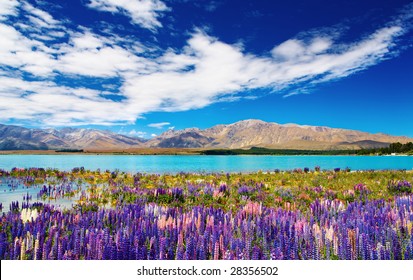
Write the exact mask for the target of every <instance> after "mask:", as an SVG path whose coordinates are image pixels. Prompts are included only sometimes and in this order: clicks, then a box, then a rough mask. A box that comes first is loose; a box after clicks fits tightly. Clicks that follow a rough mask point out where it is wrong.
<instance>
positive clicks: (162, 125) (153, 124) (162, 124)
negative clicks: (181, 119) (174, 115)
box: [148, 122, 171, 129]
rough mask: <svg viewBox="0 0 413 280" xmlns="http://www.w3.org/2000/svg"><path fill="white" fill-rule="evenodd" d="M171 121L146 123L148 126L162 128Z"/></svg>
mask: <svg viewBox="0 0 413 280" xmlns="http://www.w3.org/2000/svg"><path fill="white" fill-rule="evenodd" d="M170 124H171V123H169V122H160V123H150V124H148V126H149V127H154V128H157V129H162V128H164V126H167V125H170Z"/></svg>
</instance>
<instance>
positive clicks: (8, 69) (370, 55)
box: [0, 0, 413, 128]
mask: <svg viewBox="0 0 413 280" xmlns="http://www.w3.org/2000/svg"><path fill="white" fill-rule="evenodd" d="M6 2H7V3H8V4H4V3H6ZM6 2H3V1H2V2H0V3H2V4H0V38H1V41H2V42H1V44H0V120H1V121H8V120H10V119H13V120H18V121H28V122H31V123H33V122H38V123H41V124H44V125H48V126H61V125H81V124H100V125H116V124H124V123H134V122H135V121H136V119H137V118H139V117H141V116H142V115H144V114H146V113H149V112H156V111H166V112H176V111H185V110H190V109H197V108H203V107H205V106H207V105H209V104H212V103H215V102H224V101H226V102H228V101H233V102H235V101H236V100H238V99H240V98H249V97H250V95H249V91H250V90H254V89H265V90H266V91H268V92H278V93H283V94H285V95H291V94H298V93H303V92H307V90H308V89H311V88H312V87H314V86H315V85H317V84H318V83H325V82H329V81H333V80H336V79H341V78H343V77H347V76H349V75H352V74H354V73H357V72H359V71H362V70H364V69H367V68H368V67H370V66H372V65H375V64H378V63H380V62H382V61H383V60H386V59H389V58H391V57H393V56H395V55H397V54H398V52H399V50H400V48H399V47H398V45H397V44H398V40H400V38H401V37H402V36H403V35H405V34H406V33H407V32H409V31H410V26H409V25H408V23H409V22H410V21H411V19H412V14H413V13H412V11H413V5H410V6H408V8H406V9H410V13H403V14H402V15H400V16H398V17H397V18H395V20H393V21H392V22H389V23H388V24H387V25H385V26H382V27H380V28H378V29H377V30H375V31H373V32H372V33H371V34H370V35H367V36H364V37H361V38H360V39H359V40H357V41H354V42H351V43H342V42H340V41H339V36H338V35H337V34H334V35H331V33H328V32H327V33H323V32H322V31H320V32H312V33H308V34H307V35H306V36H303V35H300V36H298V37H296V38H291V39H289V40H287V41H285V42H283V43H281V44H279V45H276V46H274V47H273V48H272V49H271V50H268V53H267V54H265V55H255V54H252V53H247V52H246V51H245V50H243V49H242V47H241V46H239V45H231V44H227V43H224V42H223V41H221V40H219V38H216V37H213V36H211V35H209V34H207V32H205V31H204V30H202V29H196V30H194V31H193V33H192V34H191V36H190V38H189V39H188V41H187V42H186V44H185V46H184V47H183V48H182V49H168V50H164V51H163V50H158V51H157V52H156V53H155V54H154V53H153V52H151V51H150V48H149V47H147V46H145V44H144V43H142V42H139V40H137V38H119V37H118V36H117V35H115V34H110V35H108V36H103V35H101V34H100V35H98V34H96V33H94V32H93V31H92V30H90V29H88V28H86V27H82V26H78V27H76V28H73V27H70V26H71V25H68V24H65V22H61V21H59V20H58V19H55V18H54V17H53V16H52V15H50V14H49V13H47V12H46V11H44V10H41V9H39V8H36V7H33V6H31V5H29V4H27V2H25V1H20V2H18V3H17V2H16V1H6ZM92 2H94V3H95V5H97V4H98V3H101V4H102V5H103V3H109V4H113V3H115V2H114V1H113V2H112V1H103V0H102V1H97V0H95V1H92ZM127 2H135V1H127ZM140 2H142V3H143V2H147V1H140ZM150 2H154V3H155V2H159V1H150ZM10 3H12V4H10ZM16 3H17V4H16ZM116 3H118V4H117V5H121V4H123V3H126V1H117V2H116ZM119 3H121V4H119ZM142 3H141V4H142ZM109 4H107V5H109ZM113 5H115V4H113ZM125 5H126V4H125ZM109 6H110V5H109ZM109 6H108V7H109ZM16 7H19V9H16ZM113 7H115V8H116V11H118V8H117V7H118V6H116V5H115V6H113ZM108 9H109V8H108ZM119 9H120V8H119ZM122 9H123V10H122V11H123V12H124V11H126V8H122ZM17 11H19V13H20V16H25V17H28V18H29V17H30V16H32V17H33V18H37V19H38V21H36V20H33V19H31V18H29V20H30V22H31V23H30V25H29V26H28V28H23V27H21V26H20V27H19V23H20V22H19V21H18V20H17V19H15V20H14V21H13V20H11V19H10V18H11V17H10V16H12V15H16V13H17ZM154 11H156V10H154ZM149 14H151V13H149ZM156 15H158V12H156V13H155V15H152V16H149V17H148V18H149V19H150V18H152V25H148V26H152V27H156V26H160V25H159V24H160V23H159V24H157V23H156V22H157V16H156ZM153 20H156V21H153ZM148 22H151V20H149V21H148ZM20 24H22V23H20ZM46 29H47V30H48V32H44V30H46ZM45 33H46V34H45ZM42 34H43V35H47V36H48V38H43V37H39V36H40V35H42ZM59 36H60V37H62V36H65V40H52V39H53V38H58V37H59ZM149 54H150V55H149ZM90 79H94V80H99V81H103V82H102V83H103V84H104V81H107V83H108V84H111V85H112V86H111V87H105V89H103V86H102V89H99V88H96V87H92V86H91V85H90V83H89V82H88V81H90ZM59 81H65V83H61V82H59ZM82 81H85V82H82ZM298 88H299V90H297V89H298ZM255 94H256V93H254V95H253V98H257V96H256V95H255ZM111 95H116V96H118V97H119V98H117V99H114V98H109V97H108V96H111ZM167 125H170V124H169V123H167V122H164V123H157V124H151V125H149V126H150V127H155V128H163V127H164V126H167Z"/></svg>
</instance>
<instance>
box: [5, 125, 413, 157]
mask: <svg viewBox="0 0 413 280" xmlns="http://www.w3.org/2000/svg"><path fill="white" fill-rule="evenodd" d="M394 142H400V143H407V142H413V139H412V138H408V137H404V136H391V135H387V134H382V133H377V134H371V133H367V132H362V131H357V130H348V129H338V128H330V127H324V126H308V125H297V124H277V123H271V122H264V121H261V120H244V121H239V122H236V123H233V124H228V125H216V126H213V127H211V128H207V129H199V128H188V129H184V130H168V131H166V132H164V133H162V134H161V135H159V136H157V137H154V138H152V139H143V138H138V137H131V136H126V135H122V134H117V133H114V132H112V131H107V130H97V129H85V128H62V129H29V128H24V127H20V126H13V125H1V124H0V150H48V149H50V150H56V149H84V150H90V151H93V150H122V149H135V148H136V149H139V148H155V149H156V148H199V149H217V148H223V149H239V148H241V149H244V148H245V149H246V148H251V147H265V148H273V149H314V150H331V149H359V148H373V147H386V146H388V145H389V144H390V143H394Z"/></svg>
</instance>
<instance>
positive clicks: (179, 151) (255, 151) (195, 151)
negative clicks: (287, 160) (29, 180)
mask: <svg viewBox="0 0 413 280" xmlns="http://www.w3.org/2000/svg"><path fill="white" fill-rule="evenodd" d="M0 155H221V156H222V155H228V156H231V155H278V156H283V155H290V156H292V155H297V156H300V155H329V156H333V155H347V156H350V155H354V156H357V155H360V154H358V153H357V151H356V150H284V149H282V150H281V149H265V148H252V149H205V148H204V149H202V148H134V149H84V150H0ZM362 155H373V156H375V155H381V156H411V154H403V153H398V154H375V153H372V154H362Z"/></svg>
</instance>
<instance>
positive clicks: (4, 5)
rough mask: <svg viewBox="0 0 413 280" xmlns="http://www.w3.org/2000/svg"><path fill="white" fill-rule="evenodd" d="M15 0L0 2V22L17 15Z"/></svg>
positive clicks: (17, 3) (2, 0)
mask: <svg viewBox="0 0 413 280" xmlns="http://www.w3.org/2000/svg"><path fill="white" fill-rule="evenodd" d="M18 5H19V2H18V1H17V0H1V1H0V20H4V19H6V18H7V17H8V16H12V15H15V14H17V7H18Z"/></svg>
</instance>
